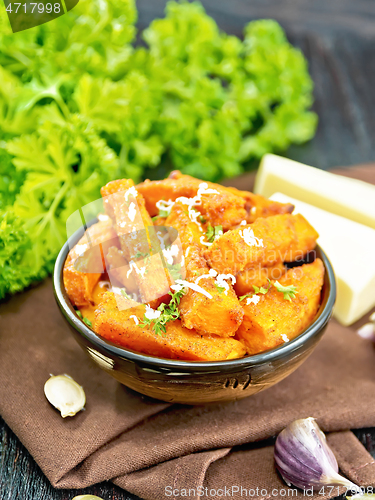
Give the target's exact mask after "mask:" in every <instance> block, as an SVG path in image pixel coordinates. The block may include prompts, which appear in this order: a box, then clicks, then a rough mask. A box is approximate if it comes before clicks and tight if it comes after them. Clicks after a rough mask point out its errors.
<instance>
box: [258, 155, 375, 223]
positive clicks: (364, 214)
mask: <svg viewBox="0 0 375 500" xmlns="http://www.w3.org/2000/svg"><path fill="white" fill-rule="evenodd" d="M254 192H255V193H258V194H262V195H263V196H265V197H266V198H268V197H269V196H271V195H272V194H273V193H276V192H277V193H284V194H286V195H288V196H293V198H297V200H301V201H304V202H305V203H310V204H311V205H314V206H315V207H319V208H322V209H323V210H328V212H332V213H334V214H336V215H341V216H342V217H347V218H348V219H351V220H354V221H355V222H359V223H360V224H365V225H366V226H370V227H372V228H374V229H375V186H374V185H372V184H368V183H367V182H363V181H358V180H356V179H349V178H348V177H343V176H341V175H335V174H332V173H330V172H325V171H324V170H320V169H319V168H315V167H308V166H307V165H303V164H302V163H298V162H296V161H293V160H288V159H287V158H283V157H281V156H276V155H272V154H267V155H265V156H264V157H263V159H262V162H261V164H260V167H259V171H258V174H257V178H256V181H255V188H254Z"/></svg>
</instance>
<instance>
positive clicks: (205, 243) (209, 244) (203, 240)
mask: <svg viewBox="0 0 375 500" xmlns="http://www.w3.org/2000/svg"><path fill="white" fill-rule="evenodd" d="M199 241H200V242H201V243H202V245H206V247H210V246H211V245H213V243H210V242H209V241H205V239H204V236H201V237H200V238H199Z"/></svg>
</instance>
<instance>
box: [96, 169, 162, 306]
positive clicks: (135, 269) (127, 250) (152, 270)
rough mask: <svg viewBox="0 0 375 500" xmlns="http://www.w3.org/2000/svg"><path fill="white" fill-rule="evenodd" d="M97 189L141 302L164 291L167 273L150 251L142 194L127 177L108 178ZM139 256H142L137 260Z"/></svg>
mask: <svg viewBox="0 0 375 500" xmlns="http://www.w3.org/2000/svg"><path fill="white" fill-rule="evenodd" d="M101 193H102V196H103V197H104V204H105V206H106V210H107V213H111V214H112V217H114V220H115V223H116V231H117V234H118V236H119V240H120V245H121V250H122V253H123V257H124V258H125V259H126V260H127V262H128V264H129V270H128V271H127V272H126V274H127V277H129V276H130V274H131V273H134V277H135V280H136V282H137V285H138V289H139V293H140V296H141V299H142V302H150V301H151V300H155V299H158V298H159V297H162V296H163V295H165V294H167V293H168V292H169V286H170V284H171V282H170V277H169V274H168V273H166V271H165V268H164V266H163V261H162V258H161V256H160V254H159V252H156V253H154V254H153V255H152V253H153V250H152V241H151V240H152V238H153V236H152V235H150V230H149V228H151V227H153V223H152V220H151V218H150V215H149V213H148V212H147V210H146V208H145V200H144V198H143V196H142V195H141V194H139V193H138V192H137V190H136V189H135V187H134V183H133V181H132V180H131V179H123V180H118V181H112V182H109V183H108V184H107V185H106V186H104V187H103V188H102V189H101ZM139 256H144V257H145V258H144V259H143V260H139V258H138V257H139ZM137 259H138V260H137Z"/></svg>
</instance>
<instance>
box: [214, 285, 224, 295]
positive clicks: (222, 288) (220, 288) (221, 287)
mask: <svg viewBox="0 0 375 500" xmlns="http://www.w3.org/2000/svg"><path fill="white" fill-rule="evenodd" d="M215 288H216V290H217V291H218V292H219V293H223V292H224V291H225V287H223V286H219V285H218V284H217V283H215Z"/></svg>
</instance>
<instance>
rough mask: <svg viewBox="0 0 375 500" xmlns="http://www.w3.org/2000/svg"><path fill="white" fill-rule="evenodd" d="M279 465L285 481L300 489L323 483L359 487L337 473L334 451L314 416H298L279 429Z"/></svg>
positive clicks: (277, 464)
mask: <svg viewBox="0 0 375 500" xmlns="http://www.w3.org/2000/svg"><path fill="white" fill-rule="evenodd" d="M274 455H275V461H276V467H277V469H278V471H279V472H280V474H281V476H282V478H283V479H284V481H285V482H286V483H287V484H288V486H291V485H292V484H293V485H294V486H296V487H297V488H301V489H308V488H313V489H320V488H321V487H322V486H328V485H330V486H345V487H346V488H348V489H350V490H354V491H360V488H359V487H358V486H356V485H355V484H354V483H352V482H351V481H349V480H348V479H346V478H345V477H343V476H340V474H339V473H338V470H339V468H338V465H337V460H336V458H335V455H334V454H333V452H332V450H331V448H330V447H329V446H328V444H327V441H326V437H325V435H324V433H323V432H322V431H321V430H320V428H319V426H318V424H317V423H316V422H315V419H313V418H312V417H309V418H304V419H301V420H295V421H294V422H292V423H291V424H289V425H288V426H287V427H286V428H285V429H284V430H282V431H281V432H280V434H279V435H278V437H277V439H276V443H275V451H274Z"/></svg>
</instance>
